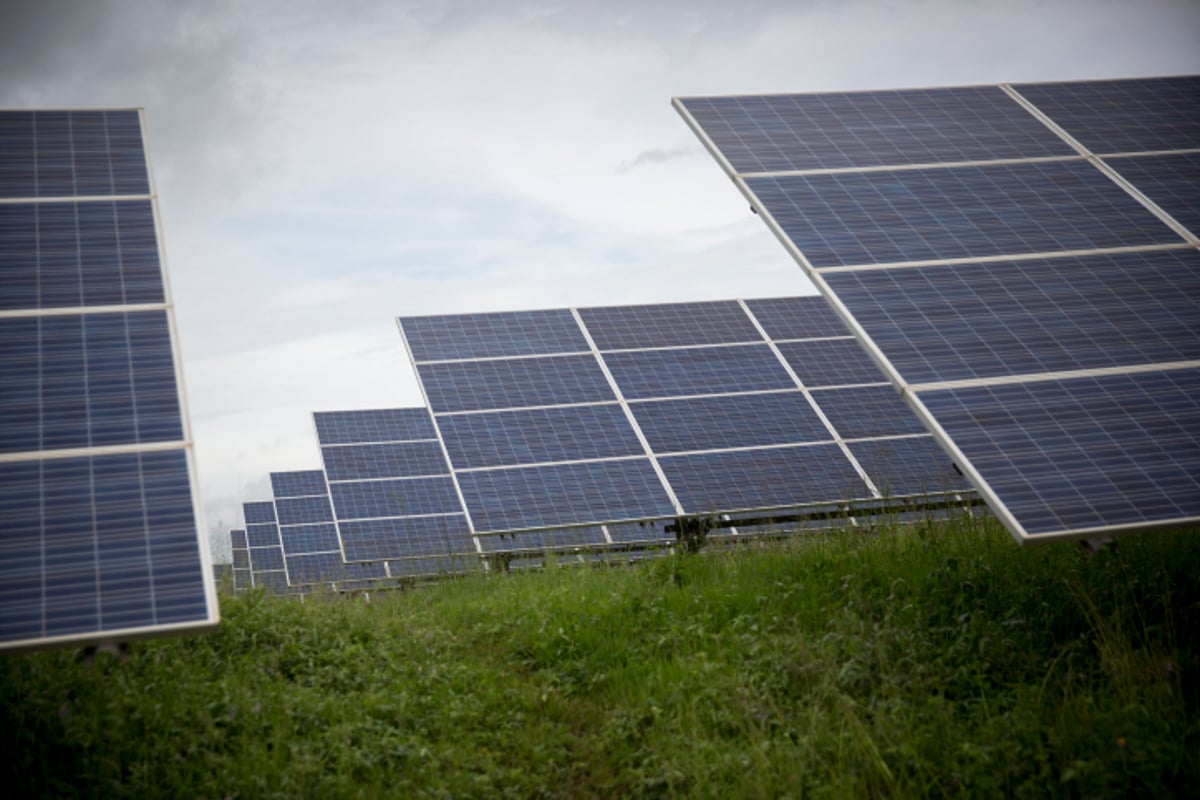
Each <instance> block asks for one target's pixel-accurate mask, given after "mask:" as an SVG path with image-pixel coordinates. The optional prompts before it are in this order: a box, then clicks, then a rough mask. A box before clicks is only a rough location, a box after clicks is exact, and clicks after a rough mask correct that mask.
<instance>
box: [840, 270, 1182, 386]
mask: <svg viewBox="0 0 1200 800" xmlns="http://www.w3.org/2000/svg"><path fill="white" fill-rule="evenodd" d="M825 278H826V280H827V282H828V283H829V286H830V287H831V288H832V289H833V291H834V292H835V293H836V294H837V295H838V297H839V298H840V299H841V301H842V302H843V303H844V304H845V306H846V308H847V309H849V310H850V313H852V314H854V316H855V318H856V319H857V320H858V321H859V324H860V325H862V327H863V329H864V330H865V331H866V332H867V334H868V335H869V336H870V337H871V338H872V339H873V340H874V342H875V344H876V345H877V346H878V347H879V348H880V349H881V350H882V351H883V353H884V355H886V356H887V357H888V359H889V360H890V361H891V362H892V364H893V365H894V366H895V368H896V369H897V370H898V371H899V373H900V375H901V376H902V377H903V379H904V380H906V381H908V382H909V383H927V382H933V381H950V380H959V379H966V378H981V377H990V376H1000V375H1020V374H1025V373H1037V372H1053V371H1060V370H1071V369H1088V368H1097V367H1113V366H1120V365H1130V364H1149V363H1155V362H1170V361H1182V360H1189V359H1200V304H1198V303H1197V301H1196V298H1197V297H1200V251H1196V250H1161V251H1149V252H1140V253H1118V254H1111V255H1104V254H1098V255H1088V256H1080V257H1069V258H1055V259H1047V260H1041V259H1033V260H1023V261H1004V262H995V263H989V264H962V265H954V266H930V267H913V268H906V269H902V270H863V271H856V272H844V273H830V274H827V275H826V276H825Z"/></svg>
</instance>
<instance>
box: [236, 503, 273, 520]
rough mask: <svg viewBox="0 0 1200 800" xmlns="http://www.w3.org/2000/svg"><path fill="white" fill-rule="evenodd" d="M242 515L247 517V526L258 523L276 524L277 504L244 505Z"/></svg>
mask: <svg viewBox="0 0 1200 800" xmlns="http://www.w3.org/2000/svg"><path fill="white" fill-rule="evenodd" d="M242 513H243V515H244V516H245V517H246V524H247V525H251V524H254V523H257V522H274V521H275V504H274V503H272V502H270V501H269V500H268V501H257V502H253V503H243V504H242Z"/></svg>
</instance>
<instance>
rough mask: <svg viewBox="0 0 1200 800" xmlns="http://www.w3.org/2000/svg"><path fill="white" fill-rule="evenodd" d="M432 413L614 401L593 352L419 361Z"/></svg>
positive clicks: (421, 377) (418, 371) (419, 370)
mask: <svg viewBox="0 0 1200 800" xmlns="http://www.w3.org/2000/svg"><path fill="white" fill-rule="evenodd" d="M417 373H418V375H419V376H420V379H421V383H422V385H423V386H424V388H425V395H426V397H428V399H429V407H430V409H431V410H432V411H433V413H435V414H439V413H446V412H453V411H475V410H488V409H501V408H520V407H523V406H548V405H563V404H569V403H590V402H599V401H606V400H615V399H616V398H615V397H613V393H612V390H611V389H610V388H609V386H608V382H607V380H606V379H605V377H604V373H603V372H601V370H600V366H599V364H597V363H596V359H595V357H594V356H592V355H590V354H589V355H579V356H555V357H553V358H514V359H505V360H501V361H475V362H460V363H445V364H420V365H418V366H417Z"/></svg>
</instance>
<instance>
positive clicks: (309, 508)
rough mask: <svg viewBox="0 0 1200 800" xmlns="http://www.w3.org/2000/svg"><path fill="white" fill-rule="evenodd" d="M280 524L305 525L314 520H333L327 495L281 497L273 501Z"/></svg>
mask: <svg viewBox="0 0 1200 800" xmlns="http://www.w3.org/2000/svg"><path fill="white" fill-rule="evenodd" d="M275 508H276V509H277V510H278V512H279V524H280V525H305V524H310V523H314V522H333V509H331V508H330V507H329V496H328V495H324V494H323V495H321V496H320V497H283V498H279V499H277V500H276V501H275Z"/></svg>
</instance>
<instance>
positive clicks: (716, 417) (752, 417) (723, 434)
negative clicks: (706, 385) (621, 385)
mask: <svg viewBox="0 0 1200 800" xmlns="http://www.w3.org/2000/svg"><path fill="white" fill-rule="evenodd" d="M630 409H631V410H632V411H633V416H634V417H635V418H636V419H637V422H638V426H639V427H640V428H641V429H642V433H643V434H644V435H645V437H646V440H647V441H648V442H649V443H650V447H651V449H652V450H653V451H654V452H655V453H678V452H685V451H690V450H716V449H722V448H729V447H747V446H756V445H768V444H786V443H789V442H814V441H829V440H831V439H832V438H833V436H832V435H831V434H830V433H829V430H828V429H827V428H826V427H825V425H824V423H822V422H821V419H820V418H819V417H818V416H817V414H816V412H815V411H813V408H812V406H811V405H810V404H809V402H808V399H807V398H805V396H804V394H803V393H802V392H799V391H792V392H772V393H770V394H749V395H721V396H717V397H693V398H688V399H686V400H653V401H648V402H638V403H630Z"/></svg>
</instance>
